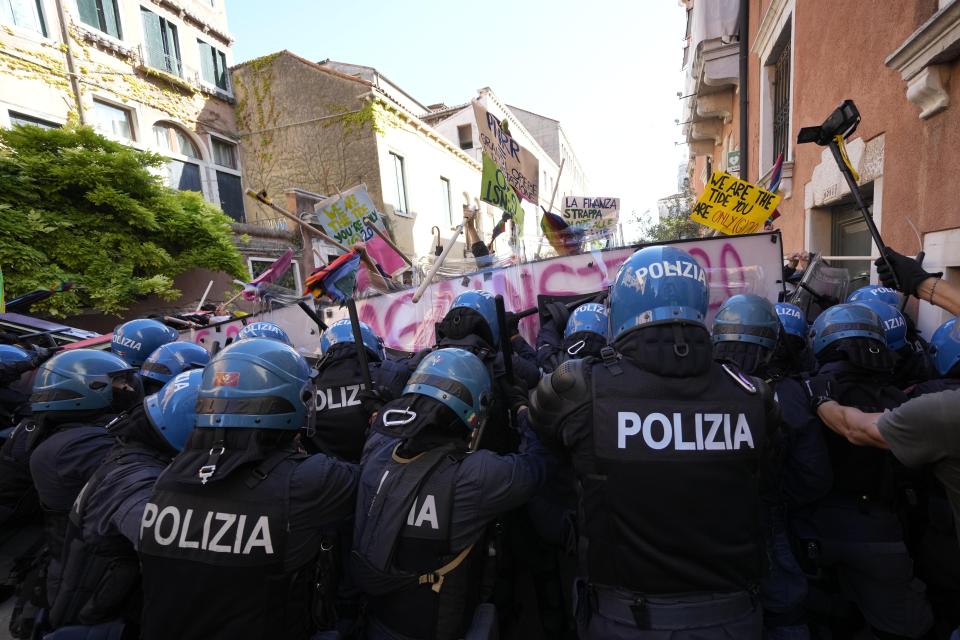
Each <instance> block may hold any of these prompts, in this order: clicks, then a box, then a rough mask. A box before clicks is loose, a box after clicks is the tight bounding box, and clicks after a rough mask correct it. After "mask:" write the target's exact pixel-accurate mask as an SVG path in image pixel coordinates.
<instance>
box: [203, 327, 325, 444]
mask: <svg viewBox="0 0 960 640" xmlns="http://www.w3.org/2000/svg"><path fill="white" fill-rule="evenodd" d="M312 407H313V393H312V391H311V387H310V367H309V366H308V365H307V361H306V360H304V359H303V356H301V355H300V354H299V353H297V352H296V350H295V349H294V348H293V347H291V346H289V345H286V344H283V343H282V342H280V341H279V340H271V339H269V338H247V339H246V340H240V341H238V342H234V343H233V344H231V345H229V346H227V347H226V348H224V349H223V350H222V351H220V353H218V354H217V355H215V356H214V357H213V359H212V360H210V364H208V365H207V366H206V367H204V369H203V379H202V382H201V383H200V391H199V395H198V397H197V421H196V423H197V428H198V429H199V428H220V427H222V428H241V429H242V428H246V429H279V430H285V431H296V430H298V429H300V428H301V427H304V426H306V423H307V420H308V418H309V412H310V409H311V408H312Z"/></svg>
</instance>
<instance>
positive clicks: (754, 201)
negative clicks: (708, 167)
mask: <svg viewBox="0 0 960 640" xmlns="http://www.w3.org/2000/svg"><path fill="white" fill-rule="evenodd" d="M780 199H781V196H779V195H778V194H776V193H773V192H771V191H767V190H766V189H764V188H762V187H758V186H757V185H755V184H753V183H750V182H747V181H746V180H740V179H739V178H736V177H734V176H732V175H730V174H729V173H726V172H723V171H714V172H713V173H712V174H710V180H709V181H708V182H707V186H706V188H705V189H704V190H703V193H702V194H700V197H699V198H697V203H696V204H695V205H694V206H693V213H691V214H690V219H691V220H693V221H694V222H699V223H700V224H702V225H703V226H705V227H710V228H711V229H715V230H716V231H719V232H720V233H724V234H726V235H728V236H739V235H743V234H745V233H756V232H757V231H763V223H764V222H766V221H767V219H768V218H769V217H770V216H771V215H772V214H773V212H774V211H775V210H776V208H777V205H778V204H780Z"/></svg>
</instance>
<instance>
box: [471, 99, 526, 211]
mask: <svg viewBox="0 0 960 640" xmlns="http://www.w3.org/2000/svg"><path fill="white" fill-rule="evenodd" d="M473 113H474V115H476V117H477V129H478V130H479V131H480V143H481V144H482V145H483V151H484V153H485V154H487V155H489V156H490V159H491V160H493V161H494V162H495V163H496V164H497V166H498V167H500V171H502V172H503V175H504V176H506V178H507V182H509V183H510V186H512V187H513V189H514V191H516V192H517V195H518V196H520V197H521V198H523V199H524V200H526V201H527V202H532V203H534V204H539V198H540V193H539V188H538V185H539V182H538V180H539V176H540V161H539V160H537V157H536V156H535V155H533V154H532V153H530V152H529V151H527V150H526V149H524V148H523V147H521V146H520V144H519V143H518V142H517V141H516V140H514V139H513V136H511V135H510V133H508V132H507V131H504V129H503V128H502V127H501V126H500V121H499V120H497V118H496V117H495V116H494V115H492V114H491V113H489V112H488V111H487V110H486V109H484V108H483V106H481V105H480V103H479V102H478V101H476V100H474V101H473Z"/></svg>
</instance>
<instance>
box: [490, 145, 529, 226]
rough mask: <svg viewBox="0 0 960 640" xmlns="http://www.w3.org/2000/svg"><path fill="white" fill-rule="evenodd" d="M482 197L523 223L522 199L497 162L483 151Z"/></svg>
mask: <svg viewBox="0 0 960 640" xmlns="http://www.w3.org/2000/svg"><path fill="white" fill-rule="evenodd" d="M480 199H481V200H483V201H484V202H489V203H490V204H492V205H493V206H495V207H497V208H498V209H503V210H504V211H506V212H507V213H509V214H510V215H511V216H513V219H514V220H515V221H517V222H518V223H519V224H521V225H522V224H523V209H521V208H520V199H519V198H518V197H517V194H516V192H515V191H514V190H513V187H511V186H510V183H509V182H507V177H506V176H505V175H504V174H503V171H501V170H500V167H498V166H497V163H496V162H494V161H493V160H491V159H490V156H488V155H487V153H486V152H485V151H484V153H483V174H482V177H481V182H480Z"/></svg>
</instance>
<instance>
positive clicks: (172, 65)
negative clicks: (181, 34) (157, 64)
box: [160, 20, 182, 76]
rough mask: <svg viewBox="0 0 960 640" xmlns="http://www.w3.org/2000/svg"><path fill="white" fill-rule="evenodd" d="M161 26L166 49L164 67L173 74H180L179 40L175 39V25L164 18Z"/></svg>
mask: <svg viewBox="0 0 960 640" xmlns="http://www.w3.org/2000/svg"><path fill="white" fill-rule="evenodd" d="M160 24H161V25H162V27H163V35H164V42H165V43H166V50H167V66H166V69H167V71H169V72H170V73H173V74H175V75H178V76H179V75H182V74H181V72H180V42H179V41H178V40H177V27H176V25H174V24H171V23H170V22H167V21H166V20H161V21H160Z"/></svg>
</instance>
